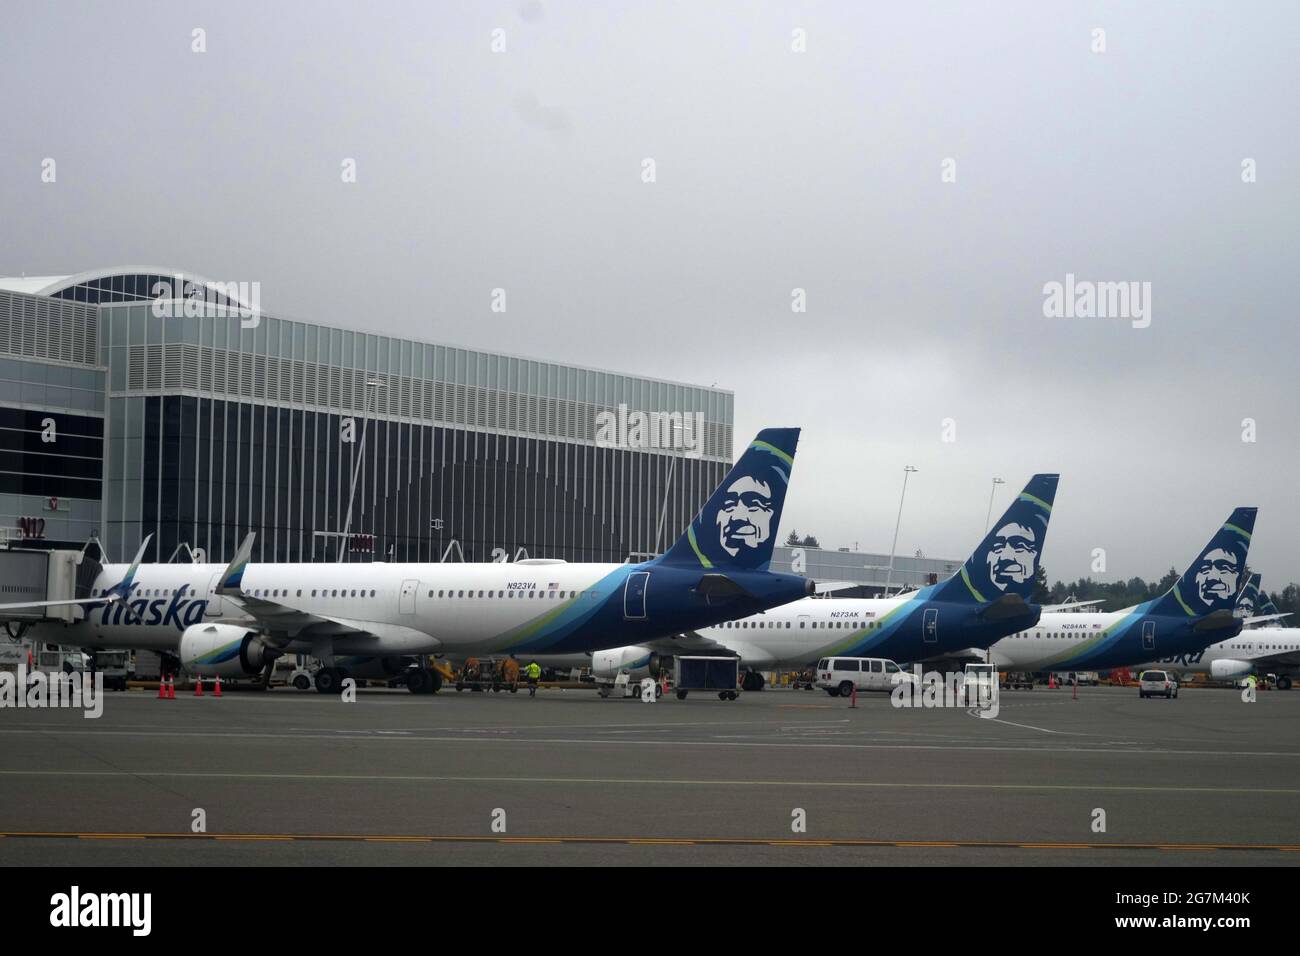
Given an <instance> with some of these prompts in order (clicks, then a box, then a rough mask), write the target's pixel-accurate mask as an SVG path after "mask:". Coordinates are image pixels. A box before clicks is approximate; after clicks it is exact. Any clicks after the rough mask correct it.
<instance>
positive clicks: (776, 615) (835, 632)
mask: <svg viewBox="0 0 1300 956" xmlns="http://www.w3.org/2000/svg"><path fill="white" fill-rule="evenodd" d="M909 600H910V598H909V597H907V596H904V597H901V598H803V599H801V600H798V601H792V602H790V603H789V604H785V605H782V606H781V607H777V608H772V609H771V610H768V611H764V612H763V613H762V614H752V615H750V616H749V617H744V618H740V619H739V620H735V621H726V622H724V623H722V624H717V625H714V626H712V627H702V628H699V629H698V630H696V631H694V632H693V633H694V634H697V635H699V636H700V637H701V638H703V639H705V640H707V641H711V642H713V643H715V644H718V645H720V646H722V647H724V648H726V649H728V650H730V651H734V652H735V653H736V654H739V655H740V661H741V663H742V664H743V665H744V666H745V667H750V668H753V669H755V670H783V669H787V668H801V667H805V666H808V665H811V664H813V663H815V662H816V661H817V660H818V659H819V658H822V657H825V656H826V655H827V654H837V653H844V651H843V650H842V648H843V647H844V646H845V645H849V646H851V645H853V644H855V643H857V642H859V641H861V640H863V639H866V638H870V637H871V636H872V635H874V634H875V633H876V631H877V630H878V629H879V628H880V627H881V624H882V622H883V621H884V619H885V618H886V617H888V616H889V614H890V613H891V612H893V611H895V610H897V609H898V608H900V607H902V606H903V605H905V604H907V603H908V602H909ZM656 647H663V648H665V651H666V650H667V648H666V644H665V642H662V641H661V642H660V643H659V644H657V645H656ZM698 648H699V645H698V644H695V645H692V643H691V642H690V641H689V640H687V641H685V642H683V643H682V646H681V648H680V650H677V651H676V653H679V654H691V653H695V652H697V650H698ZM620 650H622V649H620ZM627 650H630V648H629V649H627ZM646 653H649V650H648V649H647V650H646ZM698 653H707V651H704V650H698ZM588 656H589V655H582V654H563V655H562V654H546V655H538V656H537V660H538V661H539V662H540V663H542V664H543V665H545V666H547V667H580V666H582V665H583V664H584V663H586V658H587V657H588Z"/></svg>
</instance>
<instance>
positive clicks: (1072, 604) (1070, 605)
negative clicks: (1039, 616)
mask: <svg viewBox="0 0 1300 956" xmlns="http://www.w3.org/2000/svg"><path fill="white" fill-rule="evenodd" d="M1105 603H1106V599H1105V598H1097V599H1095V600H1092V601H1066V602H1065V603H1064V604H1044V605H1043V613H1047V612H1048V611H1073V610H1074V609H1075V608H1076V607H1092V606H1093V605H1094V604H1105Z"/></svg>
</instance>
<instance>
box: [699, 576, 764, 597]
mask: <svg viewBox="0 0 1300 956" xmlns="http://www.w3.org/2000/svg"><path fill="white" fill-rule="evenodd" d="M695 590H696V591H698V592H699V593H700V594H703V595H704V596H705V597H709V598H715V597H721V598H731V597H753V595H752V594H750V593H749V591H747V590H746V589H745V588H742V587H741V586H740V585H739V584H737V583H736V582H735V581H733V580H732V579H731V578H729V577H727V576H726V575H725V574H706V575H704V576H703V577H701V578H700V583H699V586H698V587H696V589H695Z"/></svg>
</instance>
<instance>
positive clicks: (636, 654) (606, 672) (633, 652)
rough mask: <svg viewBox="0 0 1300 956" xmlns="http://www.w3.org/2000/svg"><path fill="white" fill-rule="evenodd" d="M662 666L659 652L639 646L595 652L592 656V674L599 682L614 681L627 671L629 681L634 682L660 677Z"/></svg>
mask: <svg viewBox="0 0 1300 956" xmlns="http://www.w3.org/2000/svg"><path fill="white" fill-rule="evenodd" d="M661 664H662V662H661V661H660V658H659V654H658V653H657V652H655V651H652V650H650V648H648V647H643V646H641V645H639V644H634V645H632V646H630V647H615V648H613V649H612V650H608V651H594V652H593V653H592V655H591V673H592V674H593V675H594V676H595V677H596V679H597V680H608V681H612V680H613V679H614V678H616V677H617V676H618V675H619V672H620V671H627V672H628V679H629V680H632V681H639V680H641V679H642V678H644V677H658V676H659V670H660V667H661Z"/></svg>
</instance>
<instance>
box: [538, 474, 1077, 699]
mask: <svg viewBox="0 0 1300 956" xmlns="http://www.w3.org/2000/svg"><path fill="white" fill-rule="evenodd" d="M1059 477H1060V476H1059V475H1054V474H1040V475H1034V476H1033V477H1032V478H1031V479H1030V480H1029V483H1028V484H1026V485H1025V488H1024V490H1023V491H1022V492H1021V493H1020V494H1019V495H1018V496H1017V497H1016V499H1015V501H1013V502H1012V503H1011V506H1010V507H1008V508H1007V510H1006V511H1005V512H1004V513H1003V515H1002V517H1001V518H999V519H998V521H997V522H996V523H995V524H994V525H993V526H992V528H991V529H990V531H989V532H988V534H987V535H986V536H985V537H984V540H983V541H981V542H980V545H979V547H978V548H976V549H975V551H974V552H973V553H972V554H971V556H970V557H969V558H967V560H966V562H965V563H964V564H963V565H962V567H961V569H960V570H959V571H958V572H957V573H956V574H954V575H953V576H952V577H950V578H948V579H947V580H946V581H942V582H940V583H938V584H932V585H929V586H927V587H923V588H920V589H919V590H916V591H912V592H909V593H907V594H904V595H901V596H895V597H886V598H835V599H830V600H826V599H822V598H805V599H803V600H800V601H795V602H793V603H790V604H786V605H783V606H781V607H778V608H774V609H770V610H766V611H763V612H761V613H759V614H755V615H752V616H749V617H744V618H739V619H736V620H732V621H723V622H721V623H718V624H714V625H712V626H709V627H703V628H697V629H695V630H694V631H691V632H689V633H684V634H681V635H677V636H675V637H670V638H660V639H659V640H656V641H653V642H649V643H642V644H637V645H630V646H627V647H620V648H612V649H609V650H603V651H597V652H595V653H593V654H591V655H590V658H589V659H584V657H583V656H582V655H567V656H563V657H557V656H549V655H548V656H539V657H537V661H538V663H539V664H542V665H543V666H546V667H560V668H563V667H569V668H577V667H582V666H586V665H590V667H591V671H592V673H593V675H594V676H595V677H596V678H597V679H604V680H613V679H614V678H616V677H617V675H618V673H619V672H620V671H627V672H628V673H629V676H630V677H631V678H632V679H637V678H642V677H646V676H656V674H657V673H658V671H659V669H660V668H661V666H662V665H663V664H664V663H666V660H667V658H668V657H669V656H670V655H681V654H691V653H709V652H716V651H720V650H721V651H725V652H730V653H734V654H737V655H739V657H740V660H741V663H742V664H743V665H744V666H745V667H746V668H749V669H750V673H748V674H747V675H746V678H745V684H744V685H743V686H744V688H745V689H748V690H758V689H760V688H761V687H762V677H761V675H760V674H759V673H758V672H759V671H763V670H782V669H787V668H797V667H803V666H804V665H806V664H810V663H812V662H814V661H817V660H818V659H820V658H822V657H828V656H843V657H885V658H889V659H891V660H896V661H915V660H923V659H928V658H931V657H935V656H942V655H944V654H948V653H951V652H952V651H955V650H958V649H961V648H968V647H972V646H976V647H979V648H981V649H983V648H986V647H988V646H989V645H990V644H993V643H994V642H995V641H997V640H999V639H1000V638H1003V637H1006V636H1007V635H1008V634H1014V633H1016V632H1017V631H1021V630H1024V629H1025V628H1028V627H1032V626H1033V625H1034V624H1035V623H1036V622H1037V621H1038V619H1039V615H1040V613H1041V609H1040V607H1039V606H1038V605H1035V604H1030V603H1028V601H1029V599H1030V598H1031V597H1032V596H1033V592H1034V579H1035V574H1036V573H1037V570H1038V567H1039V563H1040V561H1041V558H1042V553H1043V545H1044V543H1045V541H1046V539H1047V526H1048V523H1049V521H1050V519H1051V516H1052V504H1053V502H1054V500H1055V498H1056V486H1057V482H1058V480H1059Z"/></svg>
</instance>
